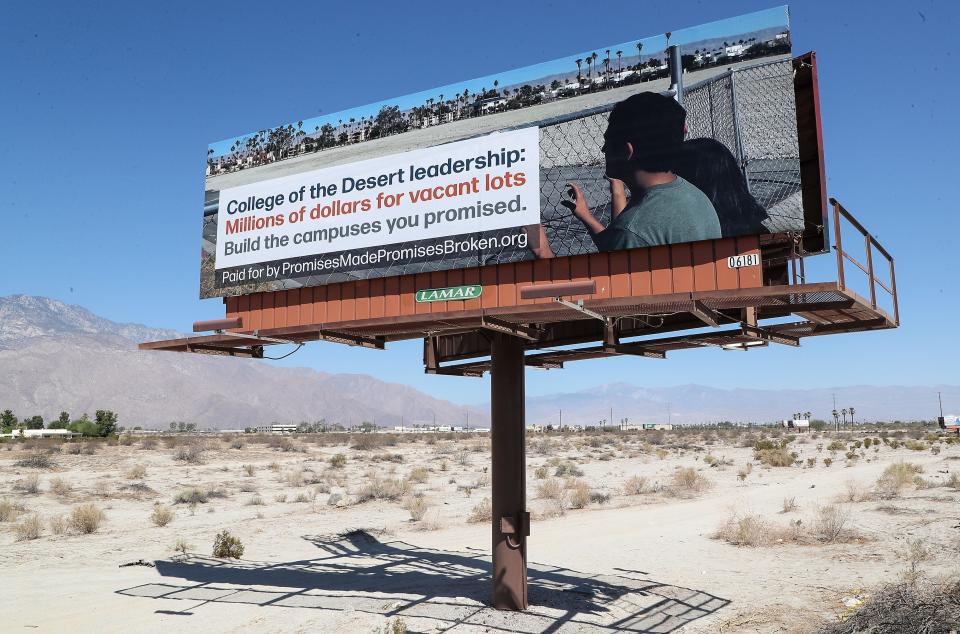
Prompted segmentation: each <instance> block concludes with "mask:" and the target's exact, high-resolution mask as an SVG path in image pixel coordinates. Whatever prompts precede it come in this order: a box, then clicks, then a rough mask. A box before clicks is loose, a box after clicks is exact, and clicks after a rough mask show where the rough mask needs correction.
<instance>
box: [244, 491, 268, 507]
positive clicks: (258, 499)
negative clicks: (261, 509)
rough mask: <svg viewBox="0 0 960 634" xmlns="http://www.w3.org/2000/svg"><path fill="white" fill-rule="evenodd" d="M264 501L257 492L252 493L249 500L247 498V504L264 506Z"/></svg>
mask: <svg viewBox="0 0 960 634" xmlns="http://www.w3.org/2000/svg"><path fill="white" fill-rule="evenodd" d="M265 505H266V502H264V501H263V498H262V497H260V495H259V494H254V495H253V496H252V497H251V498H250V499H249V500H247V506H265Z"/></svg>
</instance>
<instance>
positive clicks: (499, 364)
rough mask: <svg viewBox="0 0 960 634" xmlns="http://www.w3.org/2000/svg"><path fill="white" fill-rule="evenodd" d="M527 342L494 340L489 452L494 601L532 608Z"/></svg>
mask: <svg viewBox="0 0 960 634" xmlns="http://www.w3.org/2000/svg"><path fill="white" fill-rule="evenodd" d="M523 353H524V344H523V341H522V340H521V339H519V338H517V337H512V336H510V335H507V334H500V333H497V334H493V335H492V336H491V343H490V360H491V366H490V397H491V398H490V401H491V405H490V453H491V480H492V489H493V495H492V497H493V501H492V503H491V509H492V518H491V519H492V522H491V524H492V526H491V529H492V530H491V533H492V538H493V607H495V608H497V609H499V610H525V609H527V605H528V602H527V536H528V535H529V534H530V514H529V513H528V512H527V510H526V494H527V490H526V480H527V478H526V444H525V439H524V432H525V427H526V424H525V404H524V399H525V392H524V376H523V375H524V369H525V364H524V358H523V356H524V354H523Z"/></svg>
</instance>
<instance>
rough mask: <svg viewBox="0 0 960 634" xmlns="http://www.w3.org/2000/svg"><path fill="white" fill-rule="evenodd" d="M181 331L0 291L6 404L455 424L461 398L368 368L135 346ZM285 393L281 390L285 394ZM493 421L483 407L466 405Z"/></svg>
mask: <svg viewBox="0 0 960 634" xmlns="http://www.w3.org/2000/svg"><path fill="white" fill-rule="evenodd" d="M178 336H183V335H180V334H179V333H177V332H176V331H171V330H161V329H156V328H148V327H146V326H142V325H139V324H121V323H116V322H112V321H110V320H107V319H104V318H102V317H99V316H97V315H95V314H93V313H91V312H90V311H89V310H87V309H85V308H82V307H80V306H72V305H69V304H65V303H63V302H60V301H57V300H53V299H48V298H44V297H33V296H29V295H14V296H10V297H0V409H11V410H13V411H14V412H16V413H17V414H18V415H29V416H32V415H34V414H40V415H41V416H43V417H44V419H45V420H50V419H55V418H56V417H57V415H58V414H59V412H60V411H61V410H65V411H67V412H70V413H71V414H72V415H74V417H79V416H80V414H81V413H83V412H88V413H89V414H90V415H91V416H92V415H93V413H94V411H96V410H97V409H110V410H113V411H115V412H116V413H117V414H118V416H119V419H120V424H121V425H126V426H128V427H132V426H135V425H141V426H143V427H166V426H167V425H168V424H169V423H170V422H171V421H186V422H195V423H197V425H198V426H199V427H200V428H206V427H211V428H219V429H233V428H238V427H241V428H242V427H247V426H254V425H262V424H268V423H270V422H301V421H308V422H314V421H318V420H321V419H324V418H325V419H326V420H327V421H329V422H339V423H343V424H345V425H350V424H359V423H360V422H363V421H376V423H377V424H378V425H383V426H387V425H394V424H400V423H401V421H405V422H406V423H408V424H410V423H414V422H419V423H428V422H432V421H433V419H434V416H436V420H437V421H438V424H442V422H446V423H447V424H457V423H458V422H460V421H463V420H464V416H465V414H466V413H467V412H465V411H464V407H463V406H461V405H459V404H454V403H451V402H449V401H445V400H442V399H438V398H434V397H432V396H429V395H427V394H424V393H423V392H420V391H418V390H415V389H413V388H411V387H408V386H406V385H401V384H397V383H387V382H384V381H380V380H377V379H375V378H373V377H370V376H367V375H362V374H329V373H325V372H317V371H315V370H311V369H306V368H282V367H276V366H272V365H270V364H268V363H265V362H262V361H254V360H251V359H231V358H226V357H216V356H205V355H195V354H175V353H169V352H153V351H141V350H137V343H139V342H141V341H153V340H158V339H168V338H172V337H178ZM278 395H279V396H278ZM469 419H470V421H471V423H474V422H475V424H478V425H479V424H486V422H487V420H488V416H487V415H486V412H485V411H484V410H472V409H471V410H469Z"/></svg>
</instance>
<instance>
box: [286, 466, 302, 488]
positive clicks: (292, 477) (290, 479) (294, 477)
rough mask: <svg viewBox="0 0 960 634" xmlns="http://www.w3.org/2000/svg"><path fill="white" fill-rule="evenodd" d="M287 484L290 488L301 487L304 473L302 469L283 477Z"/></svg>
mask: <svg viewBox="0 0 960 634" xmlns="http://www.w3.org/2000/svg"><path fill="white" fill-rule="evenodd" d="M284 479H285V480H286V482H287V484H288V485H290V486H292V487H302V486H303V484H304V473H303V469H298V470H297V471H288V472H287V474H286V476H285V477H284Z"/></svg>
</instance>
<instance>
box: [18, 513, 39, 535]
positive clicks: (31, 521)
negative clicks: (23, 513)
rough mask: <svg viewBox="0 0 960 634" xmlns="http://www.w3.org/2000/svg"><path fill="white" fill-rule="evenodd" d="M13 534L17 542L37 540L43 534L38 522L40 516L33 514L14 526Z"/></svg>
mask: <svg viewBox="0 0 960 634" xmlns="http://www.w3.org/2000/svg"><path fill="white" fill-rule="evenodd" d="M13 533H14V535H16V539H17V541H18V542H22V541H27V540H30V539H37V538H38V537H40V535H41V534H43V522H42V521H41V520H40V516H39V515H37V514H36V513H34V514H33V515H31V516H30V517H27V518H26V519H24V520H22V521H21V522H20V523H19V524H17V525H16V526H14V527H13Z"/></svg>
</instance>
